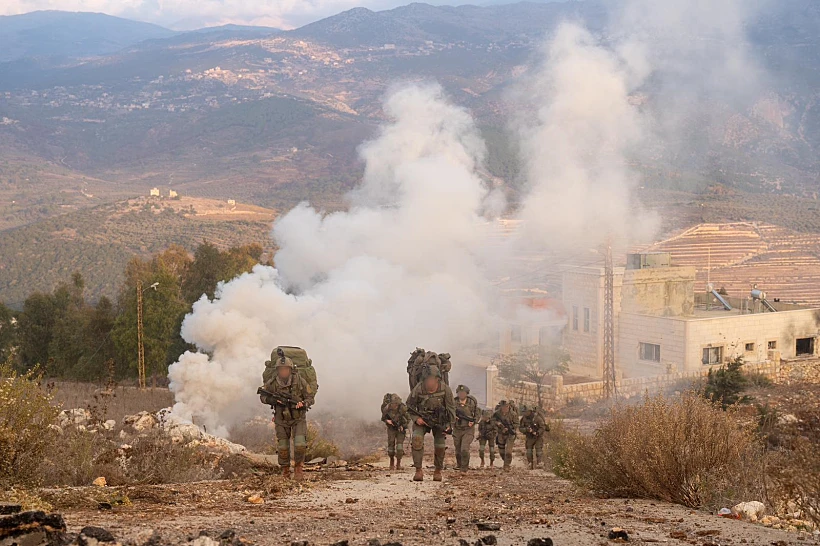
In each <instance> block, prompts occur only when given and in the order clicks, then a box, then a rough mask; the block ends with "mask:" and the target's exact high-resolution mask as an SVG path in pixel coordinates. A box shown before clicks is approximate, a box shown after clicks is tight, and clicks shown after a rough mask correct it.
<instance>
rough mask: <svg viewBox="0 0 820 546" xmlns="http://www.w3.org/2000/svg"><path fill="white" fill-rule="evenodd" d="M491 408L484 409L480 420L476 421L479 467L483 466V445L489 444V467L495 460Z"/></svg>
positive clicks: (494, 432)
mask: <svg viewBox="0 0 820 546" xmlns="http://www.w3.org/2000/svg"><path fill="white" fill-rule="evenodd" d="M492 417H493V410H484V411H483V412H482V414H481V421H479V423H478V456H479V458H481V468H484V447H485V446H486V445H487V444H488V443H489V445H490V468H492V467H493V462H495V434H496V429H495V424H494V423H493V421H492Z"/></svg>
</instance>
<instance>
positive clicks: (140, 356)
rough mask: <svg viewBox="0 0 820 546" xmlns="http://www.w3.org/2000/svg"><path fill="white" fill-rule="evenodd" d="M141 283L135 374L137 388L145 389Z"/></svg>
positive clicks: (138, 291)
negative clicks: (137, 382)
mask: <svg viewBox="0 0 820 546" xmlns="http://www.w3.org/2000/svg"><path fill="white" fill-rule="evenodd" d="M142 292H143V290H142V281H140V280H137V372H138V374H139V386H140V388H141V389H144V388H145V347H144V346H143V344H142Z"/></svg>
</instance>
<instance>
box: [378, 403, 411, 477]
mask: <svg viewBox="0 0 820 546" xmlns="http://www.w3.org/2000/svg"><path fill="white" fill-rule="evenodd" d="M382 421H383V422H384V424H385V425H387V456H388V457H390V470H394V469H395V470H401V458H402V457H403V456H404V440H405V438H407V426H408V425H409V424H410V417H409V416H408V414H407V406H405V405H404V402H402V399H401V396H399V395H398V394H386V395H384V400H383V402H382ZM394 458H395V459H394Z"/></svg>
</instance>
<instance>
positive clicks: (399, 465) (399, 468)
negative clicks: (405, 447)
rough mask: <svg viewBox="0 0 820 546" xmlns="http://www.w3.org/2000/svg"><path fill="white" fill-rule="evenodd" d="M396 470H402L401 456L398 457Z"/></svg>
mask: <svg viewBox="0 0 820 546" xmlns="http://www.w3.org/2000/svg"><path fill="white" fill-rule="evenodd" d="M396 470H401V455H396Z"/></svg>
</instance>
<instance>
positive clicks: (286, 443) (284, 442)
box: [276, 438, 290, 451]
mask: <svg viewBox="0 0 820 546" xmlns="http://www.w3.org/2000/svg"><path fill="white" fill-rule="evenodd" d="M276 447H278V448H279V450H280V451H281V450H283V449H288V450H289V449H290V440H288V439H286V438H282V439H281V440H277V442H276Z"/></svg>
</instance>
